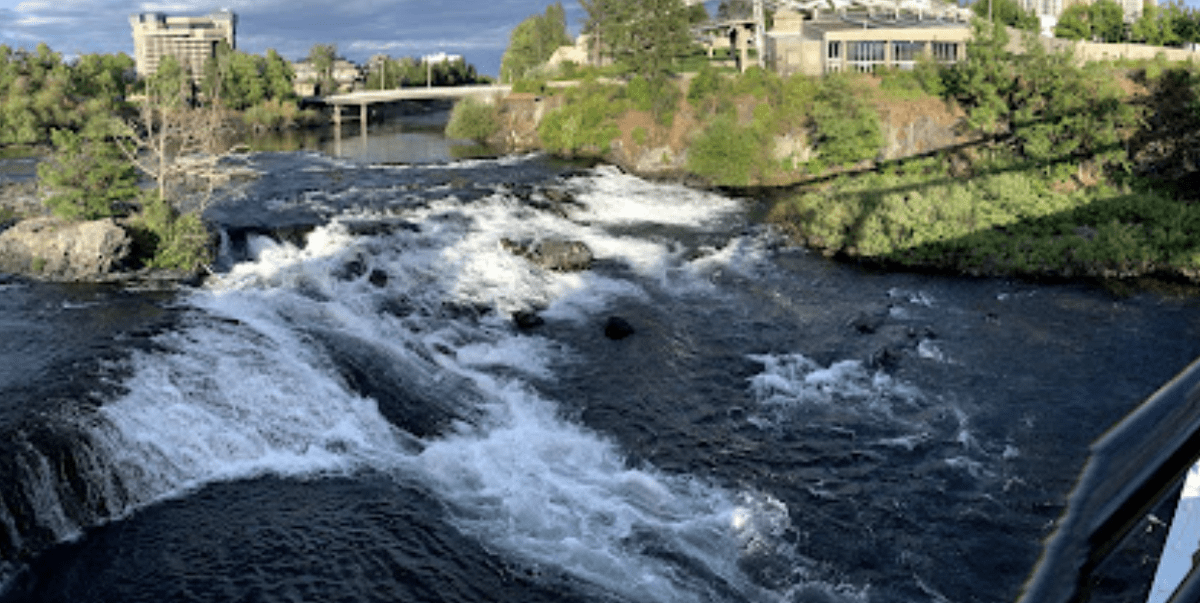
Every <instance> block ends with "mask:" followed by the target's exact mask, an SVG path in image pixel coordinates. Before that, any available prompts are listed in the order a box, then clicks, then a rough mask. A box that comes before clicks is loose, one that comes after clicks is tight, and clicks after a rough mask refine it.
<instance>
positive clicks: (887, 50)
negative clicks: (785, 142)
mask: <svg viewBox="0 0 1200 603" xmlns="http://www.w3.org/2000/svg"><path fill="white" fill-rule="evenodd" d="M812 17H813V18H811V19H805V18H804V17H803V15H801V14H799V13H797V12H793V11H782V10H781V11H779V12H778V13H776V15H775V27H773V28H772V29H771V31H769V32H767V35H766V46H767V53H766V55H767V56H766V58H767V64H768V67H769V68H771V69H772V70H774V71H775V72H776V73H779V74H781V75H785V76H786V75H791V74H794V73H803V74H805V75H821V74H825V73H838V72H842V71H861V72H871V71H874V70H876V69H880V68H897V69H912V68H913V66H915V65H916V63H917V61H919V60H922V58H926V59H929V60H933V61H937V62H939V63H947V64H948V63H956V62H958V61H961V60H962V59H963V58H965V56H966V43H967V41H968V40H970V38H971V28H970V26H969V24H968V23H967V22H966V21H965V20H963V19H962V18H961V17H960V16H959V15H951V16H940V17H934V16H930V17H928V18H925V17H923V16H919V17H905V16H902V15H898V14H896V13H891V12H889V13H878V14H873V13H868V12H828V13H816V14H814V15H812Z"/></svg>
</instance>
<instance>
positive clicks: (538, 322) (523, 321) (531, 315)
mask: <svg viewBox="0 0 1200 603" xmlns="http://www.w3.org/2000/svg"><path fill="white" fill-rule="evenodd" d="M512 318H513V323H515V324H516V325H517V328H518V329H521V330H522V331H528V330H530V329H536V328H538V327H540V326H542V325H544V324H546V319H544V318H542V317H541V316H538V314H537V312H534V311H532V310H517V311H516V312H513V315H512Z"/></svg>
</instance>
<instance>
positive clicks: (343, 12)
mask: <svg viewBox="0 0 1200 603" xmlns="http://www.w3.org/2000/svg"><path fill="white" fill-rule="evenodd" d="M1196 1H1198V2H1200V0H1196ZM550 3H551V0H337V1H335V2H316V1H313V0H157V1H149V2H147V1H140V0H0V44H7V45H8V46H10V47H14V48H27V49H31V50H32V49H33V48H34V47H35V46H37V44H38V43H39V42H46V43H47V44H49V46H50V48H51V49H53V50H54V51H56V52H60V53H62V54H63V55H65V56H67V57H71V56H75V55H79V54H91V53H116V52H124V53H126V54H129V55H130V56H132V55H133V35H132V33H131V31H132V30H131V29H130V26H129V16H130V15H134V14H138V13H143V12H165V13H167V14H169V15H179V16H199V15H206V14H208V13H211V12H213V11H216V10H220V9H226V8H227V9H229V10H232V11H233V12H234V13H236V14H237V16H238V30H237V46H238V50H241V51H244V52H248V53H251V54H263V53H265V52H266V51H267V49H268V48H274V49H275V50H277V51H279V53H280V54H282V55H283V56H284V57H286V58H288V59H291V60H297V59H301V58H303V57H305V56H307V55H308V50H309V48H311V47H312V45H313V44H318V43H319V44H336V45H337V48H338V53H339V54H340V55H342V56H344V57H346V58H348V59H350V60H352V61H355V62H363V61H365V60H366V59H367V58H368V57H370V56H371V55H374V54H379V53H384V54H389V55H391V56H393V57H403V56H422V55H426V54H433V53H437V52H445V53H447V54H458V55H462V56H463V58H465V59H466V61H467V62H468V63H470V64H472V65H475V67H476V69H478V70H479V72H480V73H482V74H486V75H492V76H495V75H497V74H498V73H499V71H500V57H501V56H502V55H503V54H504V49H505V47H507V46H508V37H509V34H510V33H511V32H512V30H513V28H514V27H516V26H517V24H518V23H520V22H521V21H522V20H524V19H525V18H527V17H529V16H531V15H534V14H538V13H542V12H544V11H545V9H546V6H548V5H549V4H550ZM563 8H565V9H566V11H567V25H568V29H569V30H570V33H571V35H572V36H574V35H575V34H577V33H578V31H579V26H580V24H581V22H582V19H583V10H582V9H581V8H580V6H579V3H578V2H577V1H575V0H564V1H563Z"/></svg>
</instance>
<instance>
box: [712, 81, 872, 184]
mask: <svg viewBox="0 0 1200 603" xmlns="http://www.w3.org/2000/svg"><path fill="white" fill-rule="evenodd" d="M855 82H856V80H854V79H852V76H827V77H822V78H811V77H808V76H804V75H794V76H791V77H789V78H780V77H779V76H777V75H775V74H774V73H771V72H769V71H765V70H762V69H757V68H754V69H750V70H748V71H747V72H746V73H744V74H742V75H741V76H739V77H736V78H734V79H732V80H730V79H726V78H725V77H724V76H722V75H720V74H718V73H716V72H715V71H713V70H706V71H702V72H701V73H700V74H698V75H697V76H696V77H695V78H693V79H692V83H691V87H690V89H689V90H688V101H689V102H690V103H691V104H692V106H693V107H694V108H695V110H696V111H697V113H698V114H699V115H700V116H701V117H706V116H709V115H711V116H713V119H712V121H711V124H710V125H709V126H708V127H707V128H706V129H705V130H703V131H702V132H701V133H700V134H699V135H698V137H697V139H696V140H695V142H694V143H693V145H692V147H691V149H690V150H689V153H688V168H689V169H690V170H692V171H693V172H695V173H696V174H698V175H700V176H703V177H705V178H708V179H709V180H711V181H713V182H716V183H719V184H732V185H745V184H749V183H750V182H751V181H752V180H760V181H761V180H766V179H769V178H770V177H771V176H772V175H774V174H776V173H778V172H787V171H791V170H792V169H793V167H794V166H795V163H796V161H797V160H796V159H795V158H789V157H783V158H779V157H777V156H776V155H777V153H776V145H777V144H778V141H779V139H780V138H783V137H788V138H795V139H799V140H804V141H807V144H808V145H810V146H811V147H812V148H813V149H814V151H815V154H814V156H813V157H810V158H808V159H806V160H805V161H804V162H803V163H804V167H805V168H806V169H808V170H809V171H811V172H821V171H823V170H824V169H825V168H827V167H836V166H843V165H846V164H853V163H856V162H859V161H862V160H864V159H871V158H874V157H875V156H876V155H878V154H879V152H880V149H881V148H882V146H883V138H882V134H881V127H880V122H879V115H878V113H877V112H876V111H875V108H874V107H873V106H872V105H871V104H870V103H869V102H868V101H867V100H865V99H866V98H867V96H868V94H867V92H866V91H865V90H862V89H859V88H857V87H856V83H855ZM737 101H740V102H741V103H742V104H743V105H745V106H746V107H751V106H752V107H753V108H754V109H753V112H752V113H751V114H749V115H739V112H738V109H737ZM780 159H782V160H783V164H780V163H779V161H778V160H780Z"/></svg>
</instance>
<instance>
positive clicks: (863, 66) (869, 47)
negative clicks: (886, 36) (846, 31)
mask: <svg viewBox="0 0 1200 603" xmlns="http://www.w3.org/2000/svg"><path fill="white" fill-rule="evenodd" d="M886 51H887V43H886V42H882V41H871V42H847V43H846V60H847V61H849V63H850V65H851V66H852V68H853V69H855V70H857V71H874V70H875V67H877V66H879V65H883V64H884V62H885V59H886V56H887V55H886Z"/></svg>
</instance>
